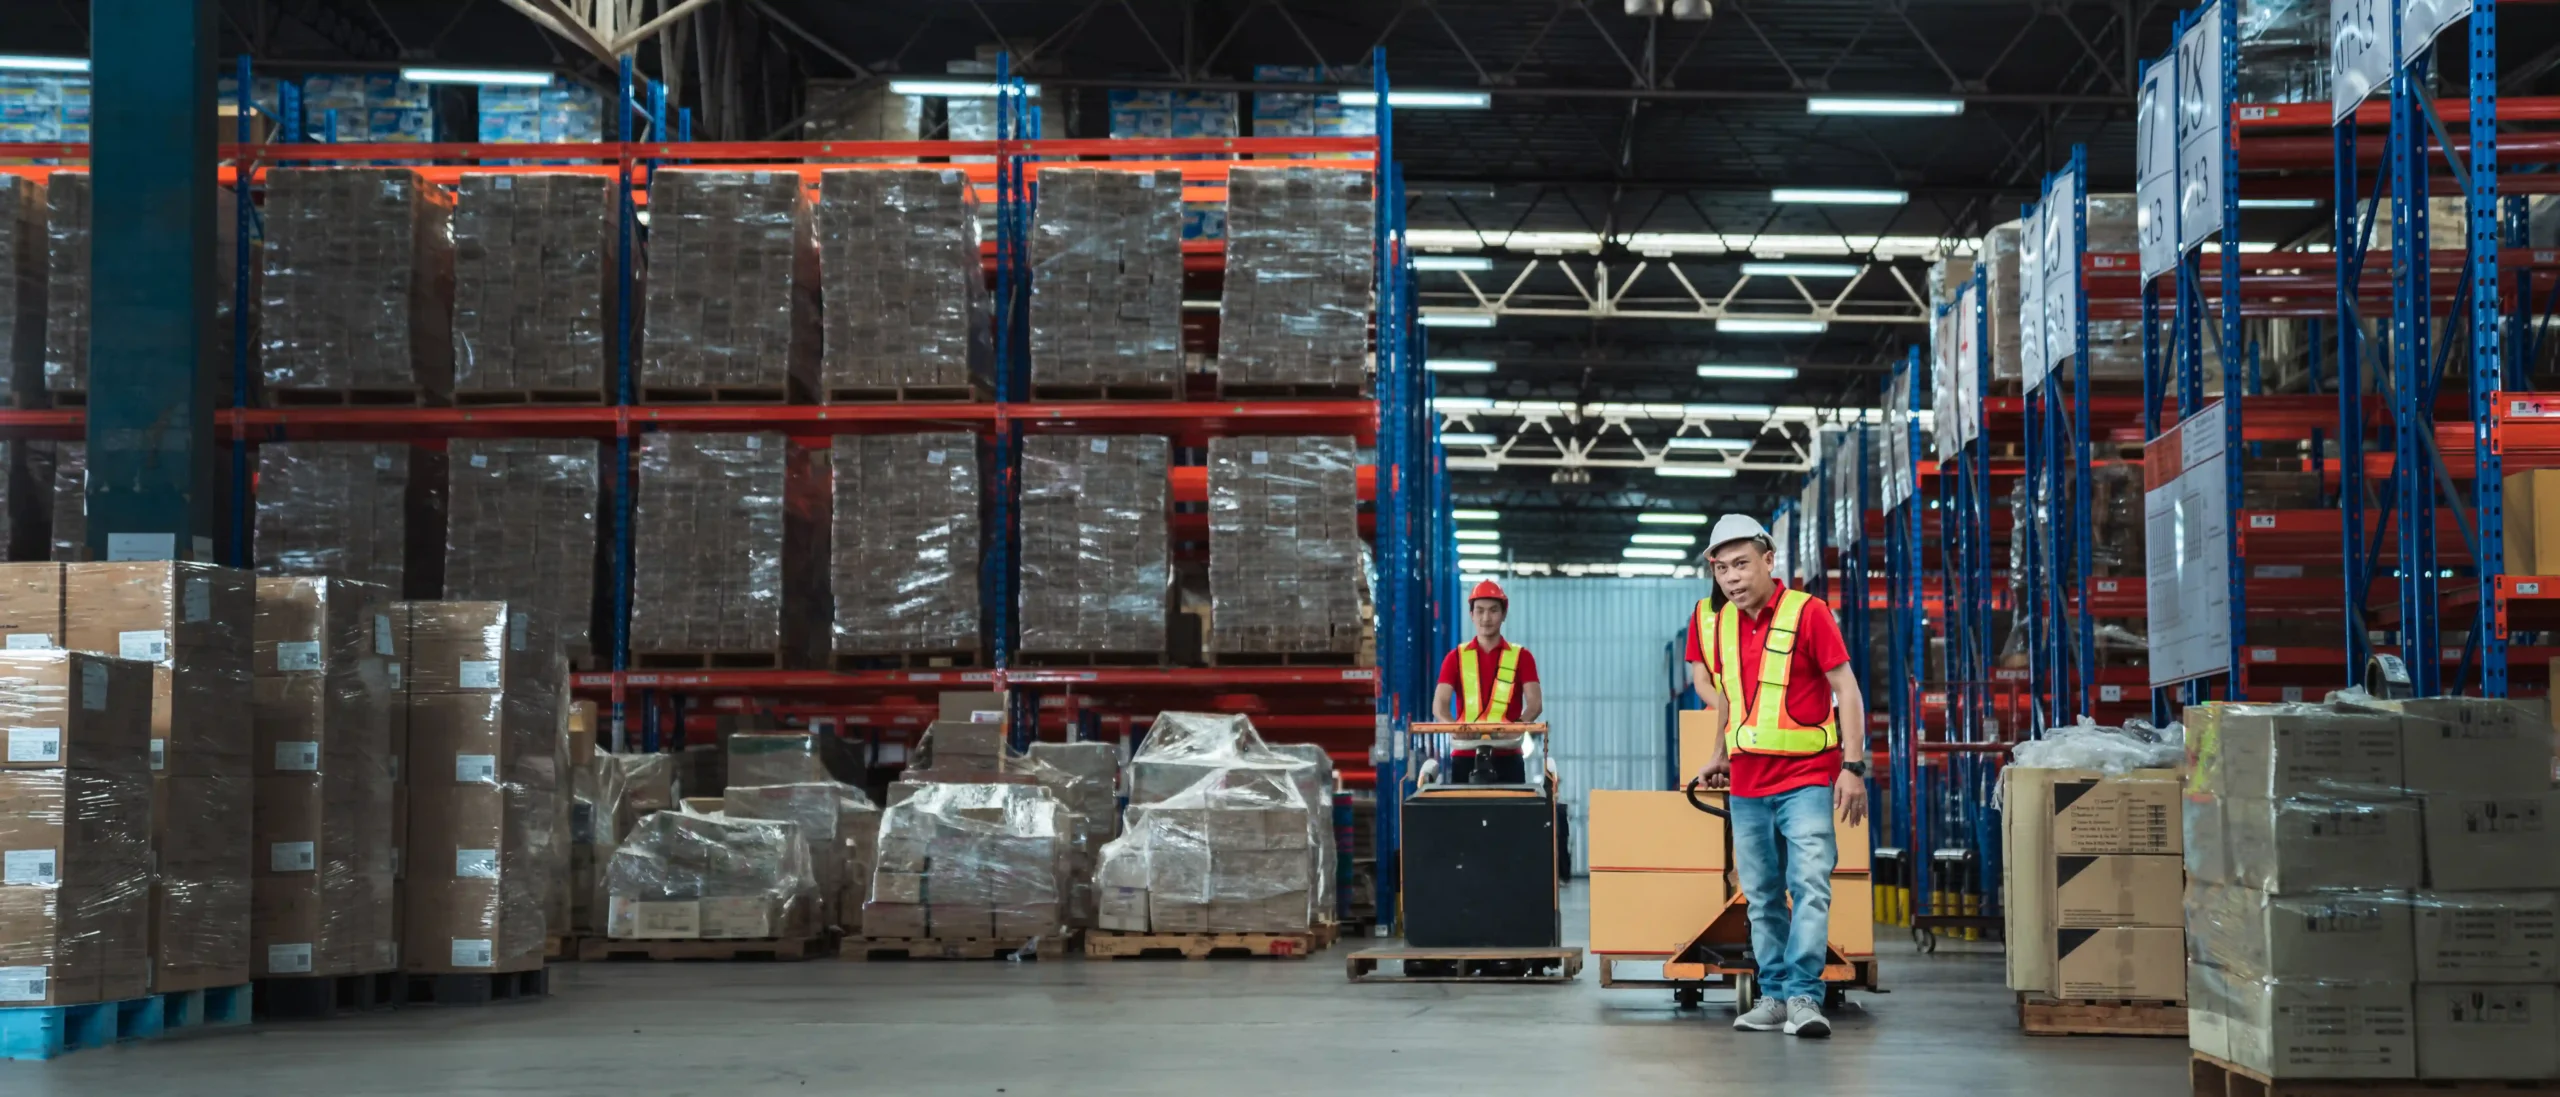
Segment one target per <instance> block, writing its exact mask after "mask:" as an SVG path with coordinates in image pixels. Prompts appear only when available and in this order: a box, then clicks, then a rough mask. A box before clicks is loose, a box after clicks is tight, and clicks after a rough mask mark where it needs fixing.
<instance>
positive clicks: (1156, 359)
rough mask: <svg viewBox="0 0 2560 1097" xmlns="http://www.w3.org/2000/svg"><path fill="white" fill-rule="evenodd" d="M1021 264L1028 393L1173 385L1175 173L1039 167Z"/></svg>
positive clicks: (1178, 186) (1176, 339) (1178, 353)
mask: <svg viewBox="0 0 2560 1097" xmlns="http://www.w3.org/2000/svg"><path fill="white" fill-rule="evenodd" d="M1361 247H1362V249H1363V251H1364V253H1365V250H1366V248H1367V245H1366V244H1363V245H1361ZM1031 268H1032V275H1031V383H1032V385H1033V387H1034V390H1035V393H1034V394H1035V395H1037V394H1038V391H1039V390H1042V389H1097V388H1098V389H1104V390H1112V389H1128V390H1154V391H1157V392H1171V391H1173V390H1176V389H1178V388H1180V387H1181V384H1182V173H1180V172H1178V171H1153V172H1131V171H1109V170H1103V169H1087V168H1068V169H1052V170H1049V171H1045V172H1042V173H1041V175H1040V203H1039V209H1038V211H1037V212H1036V213H1035V214H1034V220H1033V223H1032V226H1031Z"/></svg>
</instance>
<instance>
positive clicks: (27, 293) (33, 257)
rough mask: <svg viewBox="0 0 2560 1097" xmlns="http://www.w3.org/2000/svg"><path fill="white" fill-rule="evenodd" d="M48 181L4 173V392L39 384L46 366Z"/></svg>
mask: <svg viewBox="0 0 2560 1097" xmlns="http://www.w3.org/2000/svg"><path fill="white" fill-rule="evenodd" d="M44 192H45V187H44V184H42V183H39V182H36V181H35V180H33V179H28V178H26V177H24V176H10V177H8V178H6V179H0V396H9V397H14V396H15V395H16V394H18V393H21V392H29V391H31V390H36V389H38V388H40V382H41V378H42V376H43V369H44V310H45V299H44V296H45V295H44V286H45V273H46V266H45V264H46V248H47V245H46V242H45V231H44V222H45V193H44Z"/></svg>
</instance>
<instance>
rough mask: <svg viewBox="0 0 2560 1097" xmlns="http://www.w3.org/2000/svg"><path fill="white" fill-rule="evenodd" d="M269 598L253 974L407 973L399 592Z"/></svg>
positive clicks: (277, 586)
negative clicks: (396, 710) (400, 878)
mask: <svg viewBox="0 0 2560 1097" xmlns="http://www.w3.org/2000/svg"><path fill="white" fill-rule="evenodd" d="M257 605H258V610H257V627H256V638H257V649H256V655H255V668H256V671H257V677H256V679H255V681H254V684H253V687H252V688H253V691H254V694H255V704H254V708H253V721H254V725H255V733H256V735H257V744H256V748H255V750H254V752H253V755H252V757H253V758H254V760H255V765H256V768H257V793H256V801H257V812H256V827H255V830H256V833H255V836H254V841H253V843H252V846H251V860H252V863H253V865H254V866H255V868H256V880H255V888H254V893H253V899H254V903H255V914H254V916H253V918H252V919H251V922H250V930H251V938H252V940H251V948H250V957H251V960H252V963H253V969H254V973H255V974H256V976H257V977H259V978H267V977H273V976H305V975H352V974H356V973H360V972H377V971H392V970H396V969H397V968H398V967H399V962H400V961H399V951H398V940H399V938H398V936H397V933H396V931H395V927H394V911H395V909H396V904H395V901H394V889H393V880H394V879H395V878H396V876H397V872H398V865H397V863H396V861H395V860H394V854H393V852H392V850H393V846H394V836H393V825H392V818H393V810H394V804H393V800H394V796H393V791H392V790H393V788H394V787H395V785H396V784H397V783H398V781H399V777H400V771H399V768H398V765H397V763H396V762H394V760H393V757H394V756H393V754H392V744H391V706H392V705H393V704H394V698H395V697H397V696H398V694H397V693H396V691H394V689H393V688H392V685H391V665H392V662H393V657H394V654H395V653H394V651H393V642H392V641H393V635H394V632H395V628H396V626H395V624H394V619H393V613H392V597H391V592H390V591H389V590H387V589H385V588H382V587H379V586H373V585H370V584H365V583H355V582H349V581H347V580H343V579H326V578H265V579H260V580H258V586H257Z"/></svg>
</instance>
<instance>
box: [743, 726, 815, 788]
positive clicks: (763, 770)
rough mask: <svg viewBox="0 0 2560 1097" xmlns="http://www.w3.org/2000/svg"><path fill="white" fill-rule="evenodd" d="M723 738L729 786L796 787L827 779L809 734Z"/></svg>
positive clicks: (747, 733)
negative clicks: (726, 750)
mask: <svg viewBox="0 0 2560 1097" xmlns="http://www.w3.org/2000/svg"><path fill="white" fill-rule="evenodd" d="M725 738H726V739H727V743H728V750H729V771H728V772H729V781H728V784H730V785H798V784H805V783H807V782H810V781H823V780H826V778H827V771H826V767H825V766H824V765H821V764H820V763H819V761H818V740H817V736H816V735H814V734H813V733H810V732H806V731H740V732H733V733H731V734H729V735H728V736H726V737H725Z"/></svg>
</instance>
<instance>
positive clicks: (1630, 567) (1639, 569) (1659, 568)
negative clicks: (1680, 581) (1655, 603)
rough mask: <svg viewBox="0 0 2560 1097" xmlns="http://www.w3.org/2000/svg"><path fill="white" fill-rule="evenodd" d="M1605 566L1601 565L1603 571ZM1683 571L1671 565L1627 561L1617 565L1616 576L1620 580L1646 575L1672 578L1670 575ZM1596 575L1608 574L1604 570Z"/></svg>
mask: <svg viewBox="0 0 2560 1097" xmlns="http://www.w3.org/2000/svg"><path fill="white" fill-rule="evenodd" d="M1607 566H1608V565H1606V564H1603V565H1601V567H1602V568H1604V569H1605V568H1606V567H1607ZM1683 570H1685V569H1683V568H1681V567H1677V566H1674V565H1671V564H1639V563H1636V562H1635V561H1632V560H1630V561H1627V562H1625V563H1622V564H1619V565H1618V570H1617V576H1618V578H1621V579H1633V578H1636V577H1638V576H1647V575H1650V576H1672V575H1678V574H1680V573H1681V571H1683ZM1598 574H1603V575H1606V574H1608V572H1607V571H1605V570H1604V571H1601V572H1599V573H1598Z"/></svg>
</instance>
